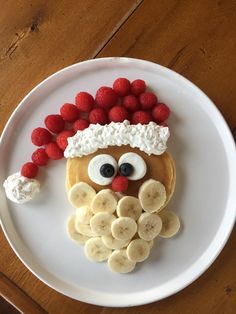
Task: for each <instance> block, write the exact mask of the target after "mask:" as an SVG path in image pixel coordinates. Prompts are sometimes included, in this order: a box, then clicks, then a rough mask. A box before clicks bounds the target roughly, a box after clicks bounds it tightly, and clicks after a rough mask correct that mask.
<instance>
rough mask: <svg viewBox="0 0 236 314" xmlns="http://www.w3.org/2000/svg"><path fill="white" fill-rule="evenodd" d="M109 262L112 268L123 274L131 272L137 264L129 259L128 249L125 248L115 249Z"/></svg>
mask: <svg viewBox="0 0 236 314" xmlns="http://www.w3.org/2000/svg"><path fill="white" fill-rule="evenodd" d="M107 264H108V267H109V268H110V270H112V271H114V272H116V273H122V274H125V273H129V272H131V271H132V270H133V269H134V267H135V265H136V263H135V262H132V261H131V260H129V259H128V256H127V253H126V250H124V249H123V250H115V251H113V252H112V254H111V255H110V256H109V258H108V261H107Z"/></svg>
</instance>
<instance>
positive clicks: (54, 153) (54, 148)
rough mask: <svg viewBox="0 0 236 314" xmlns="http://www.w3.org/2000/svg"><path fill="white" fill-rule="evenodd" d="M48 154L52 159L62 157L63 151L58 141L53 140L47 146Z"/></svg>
mask: <svg viewBox="0 0 236 314" xmlns="http://www.w3.org/2000/svg"><path fill="white" fill-rule="evenodd" d="M45 151H46V154H47V155H48V157H49V158H50V159H54V160H57V159H61V158H62V157H63V156H64V155H63V151H62V150H61V149H60V148H59V147H58V145H57V143H54V142H51V143H49V144H47V145H46V147H45Z"/></svg>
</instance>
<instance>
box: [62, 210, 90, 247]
mask: <svg viewBox="0 0 236 314" xmlns="http://www.w3.org/2000/svg"><path fill="white" fill-rule="evenodd" d="M66 231H67V234H68V236H69V238H70V239H71V240H73V241H75V242H77V243H79V244H80V245H84V244H85V242H86V241H87V240H88V239H90V238H89V237H87V236H85V235H83V234H81V233H79V232H77V231H76V229H75V215H71V216H70V217H69V218H68V219H67V223H66Z"/></svg>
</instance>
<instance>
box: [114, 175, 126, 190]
mask: <svg viewBox="0 0 236 314" xmlns="http://www.w3.org/2000/svg"><path fill="white" fill-rule="evenodd" d="M128 185H129V181H128V179H127V178H126V177H124V176H116V177H115V178H114V179H113V181H112V183H111V187H112V190H114V191H116V192H125V191H126V190H127V189H128Z"/></svg>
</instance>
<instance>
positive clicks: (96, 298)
mask: <svg viewBox="0 0 236 314" xmlns="http://www.w3.org/2000/svg"><path fill="white" fill-rule="evenodd" d="M100 62H105V63H106V62H115V64H118V65H119V64H122V63H129V64H131V63H133V64H134V65H135V64H136V63H143V64H144V65H145V64H146V65H149V66H152V67H156V68H157V70H158V68H159V70H161V71H164V72H167V73H169V74H171V75H175V76H176V75H177V76H178V77H180V78H181V79H182V80H183V81H184V82H185V83H186V84H187V85H189V86H191V87H192V88H193V89H195V90H196V92H198V93H199V94H201V95H202V96H204V97H205V98H206V99H207V102H208V105H209V108H210V107H211V110H212V111H213V112H214V115H215V117H216V118H217V119H218V121H219V122H220V123H221V125H222V126H223V128H224V132H225V134H226V135H225V136H226V137H227V145H224V148H225V149H227V153H226V157H227V162H228V166H229V169H231V168H232V169H233V170H234V171H232V172H231V171H229V182H230V184H229V187H230V188H231V189H232V186H233V183H236V179H234V177H233V174H236V165H235V166H234V163H233V160H234V158H235V157H236V147H235V143H234V139H233V136H232V134H231V132H230V129H229V126H228V124H227V123H226V121H225V119H224V117H223V116H222V114H221V113H220V111H219V109H218V108H217V107H216V106H215V105H214V103H213V102H212V101H211V99H210V98H209V97H208V96H207V95H206V94H205V93H204V92H203V91H202V90H201V89H200V88H199V87H197V86H196V85H195V84H194V83H192V82H191V81H189V80H188V79H187V78H185V77H184V76H183V75H181V74H179V73H177V72H175V71H173V70H171V69H169V68H166V67H164V66H162V65H159V64H157V63H154V62H151V61H147V60H142V59H136V58H127V57H106V58H97V59H90V60H85V61H82V62H78V63H75V64H72V65H70V66H68V67H65V68H63V69H61V70H59V71H57V72H55V73H53V74H52V75H50V76H49V77H47V78H45V79H44V80H43V81H41V82H40V83H39V84H37V85H36V86H35V87H34V88H33V89H32V90H30V92H29V93H27V95H26V96H25V97H24V98H23V99H22V100H21V101H20V103H19V104H18V106H17V107H16V108H15V109H14V111H13V112H12V114H11V116H10V118H9V119H8V121H7V123H6V125H5V127H4V129H3V131H2V134H1V138H0V147H1V146H2V145H3V140H4V138H5V136H6V134H7V132H8V129H9V127H10V125H11V123H12V120H13V119H14V117H15V116H16V115H17V112H18V110H19V109H20V108H21V106H23V105H24V102H25V101H26V100H27V99H28V98H29V97H30V96H31V95H32V94H33V93H34V92H35V91H36V90H38V89H39V88H41V86H43V85H44V84H47V83H48V81H50V80H53V79H54V78H55V77H56V76H58V75H61V74H63V72H67V71H70V70H73V69H74V68H77V67H80V66H81V65H83V64H93V63H100ZM229 152H230V154H231V155H230V156H229ZM229 159H230V160H229ZM231 181H232V182H231ZM229 192H230V191H229ZM231 194H232V193H231ZM231 194H230V193H229V195H230V196H232V195H231ZM0 197H1V196H0ZM231 198H232V197H231ZM234 198H235V200H236V197H234ZM228 201H229V197H228V198H227V201H226V203H225V205H226V206H225V207H226V208H228V205H227V203H228ZM6 206H7V205H6ZM7 208H8V206H7ZM235 219H236V208H235V209H234V211H233V208H232V213H231V215H230V213H229V210H228V211H227V212H226V211H225V213H224V216H223V219H222V221H221V224H220V227H219V229H218V230H217V232H216V234H215V236H214V238H213V239H212V241H211V242H210V244H209V246H208V247H207V250H205V251H204V252H203V254H202V256H201V257H199V258H198V259H197V260H196V261H195V263H194V264H193V265H191V267H190V268H188V269H187V271H185V272H182V273H181V274H180V275H178V276H177V277H181V276H183V274H185V273H186V272H187V274H186V275H185V276H188V278H187V279H185V282H184V283H182V284H179V285H177V287H174V288H172V289H169V291H165V292H164V293H159V294H158V293H157V291H156V289H160V287H159V288H155V287H154V288H152V289H150V290H147V291H145V293H144V291H141V292H135V293H129V294H128V296H129V298H128V300H127V298H125V295H126V294H125V295H121V294H119V295H117V294H115V293H110V294H108V293H105V292H97V291H95V292H94V291H93V292H92V293H91V292H89V291H87V292H88V295H89V296H88V297H86V296H85V297H82V298H80V295H78V296H77V297H75V296H74V295H72V294H71V293H66V292H65V291H62V290H61V289H59V288H57V287H56V286H55V285H53V284H52V283H51V282H48V281H47V280H46V279H45V278H44V276H43V274H40V275H39V274H38V273H37V272H36V271H35V269H34V268H32V266H30V265H29V264H30V263H28V262H27V261H26V260H25V259H24V256H21V254H19V252H18V251H17V248H15V247H14V244H13V243H12V241H11V239H10V236H9V234H8V232H7V227H6V226H5V225H4V223H3V221H2V213H1V211H0V221H1V226H2V230H3V232H4V235H5V237H6V238H7V240H8V243H9V244H10V246H11V248H12V249H13V251H14V252H15V254H16V255H17V257H18V258H19V259H20V260H21V262H22V263H23V264H24V266H25V267H26V268H27V269H28V270H29V271H30V272H32V273H33V274H34V275H35V276H36V277H37V278H38V279H39V280H41V281H42V282H43V283H45V284H46V285H47V286H49V287H51V288H52V289H54V290H56V291H58V292H60V293H62V294H63V295H66V296H68V297H71V298H73V299H76V300H79V301H82V302H86V303H89V304H94V305H100V306H113V307H128V306H137V305H143V304H147V303H151V302H155V301H159V300H161V299H164V298H166V297H168V296H170V295H173V294H175V293H177V292H179V291H180V290H182V289H184V288H185V287H186V286H188V285H190V284H191V283H192V282H193V281H195V280H196V279H197V278H199V277H200V276H201V275H202V274H203V273H204V272H205V271H206V270H207V269H208V268H209V267H210V266H211V265H212V263H213V262H214V261H215V259H216V258H217V257H218V255H219V254H220V253H221V251H222V250H223V248H224V246H225V244H226V242H227V241H228V238H229V236H230V234H231V232H232V229H233V226H234V223H235ZM226 223H227V228H226V229H225V224H226ZM222 229H224V230H222ZM222 233H223V235H224V236H223V238H222V235H221V234H222ZM216 238H219V240H221V241H217V242H216ZM217 243H218V244H217ZM212 244H215V248H214V250H213V251H214V252H213V253H211V256H210V259H209V256H208V259H207V261H206V260H205V259H206V257H205V255H206V253H207V252H208V251H209V250H210V248H211V246H212ZM200 258H202V263H203V266H204V267H203V266H202V268H201V269H200V271H195V273H194V276H193V275H192V276H191V269H192V268H193V267H194V265H195V264H196V263H199V259H200ZM36 268H37V267H36ZM189 272H190V273H189ZM167 283H169V282H167ZM167 283H165V284H164V286H165V285H166V284H167ZM83 291H85V292H86V289H83ZM132 295H134V296H135V297H134V300H133V298H132V297H131V296H132ZM157 295H158V297H157ZM124 300H125V301H124ZM104 301H105V303H104Z"/></svg>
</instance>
